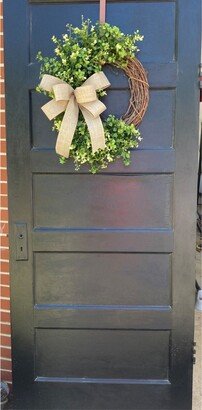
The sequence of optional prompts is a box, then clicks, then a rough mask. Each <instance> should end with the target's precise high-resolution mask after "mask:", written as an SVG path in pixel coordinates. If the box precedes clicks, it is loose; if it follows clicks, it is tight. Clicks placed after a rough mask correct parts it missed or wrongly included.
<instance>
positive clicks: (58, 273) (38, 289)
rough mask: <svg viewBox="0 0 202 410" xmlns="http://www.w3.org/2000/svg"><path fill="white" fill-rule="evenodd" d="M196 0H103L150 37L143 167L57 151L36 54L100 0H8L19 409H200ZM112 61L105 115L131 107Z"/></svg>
mask: <svg viewBox="0 0 202 410" xmlns="http://www.w3.org/2000/svg"><path fill="white" fill-rule="evenodd" d="M199 5H200V3H199V1H198V0H193V1H192V4H190V2H189V1H188V0H179V1H178V2H176V1H160V0H159V1H152V2H151V1H144V0H142V1H127V2H121V1H108V2H107V21H108V22H109V23H111V24H116V25H119V26H120V27H121V29H122V30H123V31H124V32H126V33H130V32H132V31H134V30H135V29H139V30H140V31H141V32H142V33H143V34H144V35H145V39H144V42H143V44H141V45H140V48H141V52H140V53H139V58H140V60H141V61H143V63H144V66H145V68H146V70H147V72H148V77H149V83H150V103H149V107H148V111H147V113H146V115H145V117H144V119H143V122H142V124H141V126H140V129H141V132H142V136H143V138H144V139H143V141H142V142H141V144H140V147H139V148H138V149H137V150H133V151H132V154H131V157H132V162H131V165H130V166H129V167H125V166H124V165H123V164H122V163H121V161H116V163H114V164H112V165H110V166H109V167H108V168H107V169H106V170H102V171H101V172H100V173H99V174H98V175H90V174H89V172H88V167H86V166H84V167H82V168H81V169H80V171H79V172H75V170H74V164H73V163H72V161H71V160H68V162H67V164H65V165H64V166H61V165H60V164H59V162H58V158H57V156H56V154H55V152H54V145H55V141H56V134H55V133H52V131H51V123H50V122H49V121H48V120H47V119H46V118H45V116H44V115H43V113H42V112H41V109H40V107H41V105H42V104H43V103H44V102H45V101H46V98H45V97H43V96H41V95H39V94H37V93H36V92H35V87H36V85H37V83H38V75H39V65H38V63H36V61H35V56H36V53H37V51H38V50H41V51H42V52H43V53H44V54H46V53H47V54H49V55H51V54H52V53H53V48H54V46H53V44H52V42H51V40H50V38H51V36H52V35H53V34H55V35H61V34H62V33H63V32H64V31H65V24H66V23H68V22H69V23H72V24H74V25H79V24H80V22H81V15H82V14H83V15H84V17H85V18H90V19H92V21H93V22H94V21H96V20H97V19H98V14H99V4H98V2H97V1H94V0H88V1H85V0H82V1H68V0H58V1H57V0H54V1H53V0H43V1H42V0H30V1H28V0H18V2H16V1H14V0H13V1H10V0H5V40H6V41H5V49H6V86H7V107H6V109H7V134H8V160H9V166H8V168H9V191H10V204H9V208H10V244H11V271H12V322H13V323H12V329H13V355H14V369H13V374H14V402H13V408H18V409H20V410H25V409H28V408H29V409H33V410H36V409H41V410H42V409H43V410H46V409H55V410H56V409H57V410H60V409H61V410H62V409H65V410H67V409H69V410H74V409H75V410H191V382H192V348H193V346H192V342H193V313H194V232H195V221H194V215H195V197H196V196H195V194H196V188H195V186H196V184H195V181H196V172H197V170H196V164H197V141H198V134H197V126H198V118H197V109H198V98H199V92H198V79H197V75H198V63H199V50H200V47H199V38H200V34H199V33H200V31H199V30H200V24H199V23H200V22H199V15H200V12H199V8H200V7H199ZM193 27H194V30H193ZM190 33H192V41H190ZM16 62H17V64H16ZM104 70H105V72H106V74H107V76H108V78H109V80H110V82H111V84H112V86H111V89H110V91H109V92H108V96H107V97H106V98H105V103H106V104H107V113H105V115H108V114H109V113H115V114H116V115H121V114H122V113H124V111H125V110H126V108H127V101H128V98H129V89H128V82H127V78H126V77H125V76H124V75H123V72H122V71H121V70H115V69H114V68H113V69H112V68H111V67H105V69H104ZM16 222H25V223H26V224H27V232H28V260H27V261H16V259H15V223H16Z"/></svg>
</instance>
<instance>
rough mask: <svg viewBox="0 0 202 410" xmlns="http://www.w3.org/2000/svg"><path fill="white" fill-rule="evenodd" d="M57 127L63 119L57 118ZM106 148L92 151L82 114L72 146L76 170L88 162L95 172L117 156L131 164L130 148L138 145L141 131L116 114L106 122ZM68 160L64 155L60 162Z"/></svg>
mask: <svg viewBox="0 0 202 410" xmlns="http://www.w3.org/2000/svg"><path fill="white" fill-rule="evenodd" d="M54 124H55V129H59V128H60V125H61V120H58V119H55V121H54ZM103 125H104V130H105V138H106V148H105V150H99V151H98V152H96V153H95V154H93V153H92V147H91V140H90V135H89V132H88V128H87V125H86V123H85V121H84V119H83V118H82V116H81V115H80V119H79V121H78V125H77V128H76V132H75V134H74V138H73V141H72V145H71V148H70V158H73V160H74V163H75V168H76V170H79V169H80V167H81V165H82V164H88V165H89V166H90V171H91V172H92V173H93V174H94V173H96V172H98V171H99V170H100V169H104V168H106V167H107V166H108V164H109V163H110V162H113V161H115V160H116V158H122V160H123V162H124V164H125V165H129V164H130V150H131V148H137V147H138V141H139V140H140V133H139V131H138V130H137V129H136V128H135V127H134V125H132V124H131V125H128V124H126V123H125V122H124V121H122V120H120V119H118V118H116V117H115V116H114V115H109V117H108V118H107V119H106V121H105V122H104V124H103ZM65 162H66V160H65V158H64V157H60V163H61V164H64V163H65Z"/></svg>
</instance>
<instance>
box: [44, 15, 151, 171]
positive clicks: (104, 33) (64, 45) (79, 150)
mask: <svg viewBox="0 0 202 410" xmlns="http://www.w3.org/2000/svg"><path fill="white" fill-rule="evenodd" d="M66 27H67V33H65V34H63V35H62V38H57V37H56V36H53V37H52V41H53V43H54V45H55V50H54V51H55V56H54V57H44V56H43V55H42V53H41V52H40V51H39V52H38V54H37V57H36V58H37V60H38V61H39V62H40V63H41V69H40V77H42V75H43V74H50V75H54V76H56V77H58V78H60V79H62V80H64V81H66V82H67V83H69V84H71V85H72V87H73V88H76V87H78V86H80V85H82V84H83V82H84V81H85V80H86V79H87V78H88V77H90V76H91V75H92V74H94V73H95V72H98V71H101V70H102V67H103V66H104V65H105V64H112V65H115V66H118V67H120V68H124V67H126V65H127V59H128V58H129V57H131V58H134V57H135V53H136V52H137V51H138V48H137V45H136V43H137V42H138V41H142V40H143V36H141V35H140V33H139V31H136V32H135V33H133V34H127V35H126V34H124V33H122V32H121V30H120V28H119V27H116V26H111V25H110V24H108V23H105V24H100V23H99V22H97V23H96V24H95V25H92V23H91V21H90V20H89V19H88V20H83V18H82V24H81V27H73V26H72V25H71V24H67V26H66ZM36 90H37V91H38V92H44V91H43V90H40V88H39V87H37V88H36ZM44 93H45V92H44ZM45 94H47V93H45ZM104 95H106V91H102V90H101V91H99V92H98V96H99V97H102V96H104ZM49 96H50V97H52V96H51V94H50V93H49ZM63 115H64V114H60V115H59V116H58V117H57V118H56V119H55V120H54V127H53V128H54V129H56V130H57V131H59V129H60V126H61V122H62V118H63ZM103 126H104V131H105V138H106V148H105V150H99V151H98V152H96V153H95V154H93V153H92V148H91V141H90V136H89V132H88V129H87V125H86V123H85V121H84V119H83V117H82V115H81V114H80V115H79V121H78V124H77V128H76V132H75V134H74V138H73V141H72V145H71V149H70V157H71V158H73V160H74V163H75V168H76V169H77V170H78V169H79V168H80V166H81V165H82V164H89V166H90V171H91V172H92V173H96V172H98V171H99V170H100V169H103V168H106V167H107V166H108V164H109V163H110V162H113V161H115V159H116V158H122V160H123V162H124V164H125V165H129V164H130V150H131V148H137V147H138V142H139V141H140V140H141V138H140V133H139V131H138V130H137V129H135V127H134V125H128V124H126V123H125V122H124V121H122V120H121V119H118V118H116V117H115V116H113V115H110V116H109V117H108V118H107V119H106V121H104V122H103ZM59 161H60V163H61V164H64V163H65V162H66V159H65V158H64V157H60V159H59Z"/></svg>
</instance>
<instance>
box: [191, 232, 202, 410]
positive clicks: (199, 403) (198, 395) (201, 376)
mask: <svg viewBox="0 0 202 410" xmlns="http://www.w3.org/2000/svg"><path fill="white" fill-rule="evenodd" d="M197 242H198V243H199V242H200V238H199V237H198V238H197ZM196 279H197V281H198V283H199V286H200V287H201V288H202V252H196ZM194 340H195V341H196V364H195V365H194V373H193V406H192V409H193V410H202V312H197V311H195V338H194Z"/></svg>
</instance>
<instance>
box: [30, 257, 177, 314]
mask: <svg viewBox="0 0 202 410" xmlns="http://www.w3.org/2000/svg"><path fill="white" fill-rule="evenodd" d="M34 265H35V287H34V290H35V303H36V304H39V305H46V304H62V305H63V304H67V305H93V304H97V305H127V306H129V305H131V306H134V305H135V306H138V305H153V306H155V305H156V306H159V305H162V306H169V305H170V303H171V298H170V293H171V288H170V285H171V283H170V280H171V255H169V254H147V253H143V254H137V253H133V254H131V253H127V254H126V253H119V254H116V255H114V254H113V253H67V252H64V253H56V252H52V253H48V252H44V253H37V252H36V253H35V264H34ZM134 269H135V274H134ZM145 282H148V285H149V286H147V287H145ZM47 283H48V284H49V285H48V286H47Z"/></svg>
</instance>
